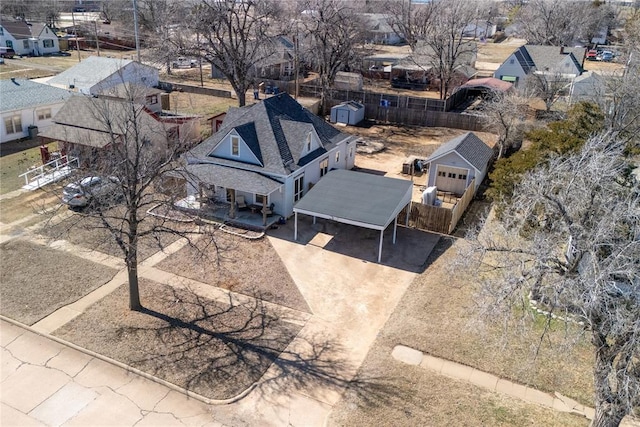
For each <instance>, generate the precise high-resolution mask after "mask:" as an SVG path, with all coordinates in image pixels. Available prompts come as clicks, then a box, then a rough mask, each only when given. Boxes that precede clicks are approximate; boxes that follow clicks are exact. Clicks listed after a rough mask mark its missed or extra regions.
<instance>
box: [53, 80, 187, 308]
mask: <svg viewBox="0 0 640 427" xmlns="http://www.w3.org/2000/svg"><path fill="white" fill-rule="evenodd" d="M126 87H127V94H126V96H125V97H124V99H119V100H116V99H113V98H92V97H73V98H72V99H71V100H70V102H69V103H67V104H65V106H64V107H63V109H71V110H77V111H83V114H84V115H85V116H86V117H87V118H88V122H89V124H88V125H91V126H92V127H93V128H96V129H98V130H96V131H92V132H87V131H86V130H85V129H71V130H69V131H68V135H67V140H68V141H74V140H82V141H83V143H84V144H87V146H83V147H81V148H80V149H78V148H76V149H74V151H76V154H79V157H80V159H81V162H82V164H83V167H81V168H79V169H78V170H77V171H76V174H75V175H74V177H75V178H74V179H79V178H81V177H83V176H98V177H102V179H103V180H110V182H112V183H114V184H115V185H114V188H112V189H111V191H110V193H109V194H104V195H100V197H98V196H96V197H93V198H92V199H91V203H92V204H91V205H90V206H88V207H87V208H86V209H84V211H83V215H82V216H78V217H77V218H78V220H79V221H81V222H82V223H88V224H89V226H90V227H92V228H95V229H97V230H96V232H99V230H103V231H106V234H107V235H108V236H110V237H111V239H113V240H114V241H115V242H116V244H117V246H118V248H119V249H120V251H121V253H122V256H123V259H124V261H125V264H126V267H127V271H128V276H129V307H130V308H131V309H132V310H140V309H141V308H142V305H141V302H140V294H139V290H138V262H139V256H138V252H139V244H140V243H141V242H142V241H143V239H144V240H147V241H151V242H152V243H153V244H154V245H156V246H158V247H159V248H162V247H164V245H165V244H167V241H166V237H167V236H168V234H177V235H179V236H182V237H184V236H188V235H189V233H187V232H186V230H184V229H180V228H176V227H175V223H172V222H170V221H167V220H166V219H165V218H163V217H157V216H153V215H151V214H150V210H151V209H152V208H154V207H155V208H156V209H158V208H160V207H162V206H166V207H169V206H171V205H172V202H173V198H172V197H173V195H174V194H179V191H178V190H179V189H182V190H185V191H186V188H184V183H180V180H176V178H180V175H178V173H179V172H178V171H179V164H178V162H176V157H177V154H178V153H180V152H182V151H183V150H184V149H185V146H184V141H181V140H180V139H179V134H180V132H179V130H178V129H176V127H175V126H176V125H175V124H167V123H163V122H160V121H158V120H157V119H156V118H155V117H152V116H151V115H150V114H149V113H148V112H147V110H146V109H145V107H144V105H142V104H140V103H139V100H140V99H144V94H143V93H140V92H139V89H136V88H135V86H126ZM120 96H121V97H122V95H120ZM65 114H66V113H65ZM98 147H100V148H98ZM182 178H183V180H182V182H184V179H185V178H184V177H182ZM167 179H171V180H172V181H174V182H176V181H177V182H178V185H179V187H178V188H171V189H170V190H171V191H168V190H167V188H166V182H168V181H166V180H167ZM78 182H79V184H77V185H79V186H80V187H82V185H84V184H83V181H78ZM163 185H165V187H163ZM163 188H164V189H165V190H167V191H164V192H162V191H161V189H163ZM167 192H168V194H167Z"/></svg>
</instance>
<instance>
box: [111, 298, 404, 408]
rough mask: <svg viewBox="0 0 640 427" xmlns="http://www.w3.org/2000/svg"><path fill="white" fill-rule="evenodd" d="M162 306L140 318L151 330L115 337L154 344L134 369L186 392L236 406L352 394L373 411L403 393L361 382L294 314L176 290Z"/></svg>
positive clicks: (254, 301)
mask: <svg viewBox="0 0 640 427" xmlns="http://www.w3.org/2000/svg"><path fill="white" fill-rule="evenodd" d="M164 303H165V304H159V307H160V308H156V307H151V306H148V307H144V308H143V309H142V310H140V313H141V314H143V315H145V316H149V317H151V318H153V320H154V321H153V322H151V324H150V323H149V322H146V323H145V325H147V326H135V327H134V326H129V327H120V328H119V331H118V334H119V336H122V337H129V339H132V338H133V339H132V342H136V341H139V342H142V341H143V340H148V338H149V336H152V337H153V340H152V345H149V346H148V347H147V348H146V349H145V352H144V355H142V354H141V353H138V354H139V355H140V357H138V358H137V359H135V360H131V361H130V363H131V364H132V365H133V366H135V367H137V368H139V369H142V370H143V371H145V372H148V373H150V374H153V375H156V376H158V377H160V378H162V379H164V380H167V381H169V382H172V383H174V384H176V385H178V386H181V387H184V388H185V389H187V390H189V391H192V392H195V393H198V394H200V395H203V396H205V397H208V398H211V399H233V398H235V397H237V396H238V395H240V394H241V393H243V392H244V391H246V390H248V389H252V393H259V394H260V397H261V398H263V399H267V400H268V401H270V402H272V403H273V404H282V402H281V401H277V399H276V397H277V396H278V395H279V392H284V393H285V394H286V395H290V394H291V392H293V391H295V390H301V389H304V391H305V393H304V394H305V395H309V396H314V397H317V398H319V399H320V400H322V396H326V395H327V394H335V393H338V395H339V394H341V393H342V392H344V390H346V389H347V388H349V389H350V390H351V391H352V392H355V393H357V394H358V395H359V396H362V397H363V399H362V400H363V401H366V402H371V404H372V405H375V404H383V403H384V402H388V401H389V399H391V398H392V397H397V396H398V395H399V393H400V391H399V390H400V389H399V387H397V386H395V385H394V384H393V381H392V380H391V379H388V378H364V377H359V376H357V375H356V373H357V366H355V365H354V364H353V363H352V362H351V361H350V360H349V359H348V351H349V350H348V349H346V348H344V347H343V346H342V345H341V344H339V343H338V342H337V341H336V340H334V339H331V338H329V337H328V334H326V333H324V332H323V331H319V332H315V333H313V332H307V329H308V328H303V325H304V324H305V321H304V320H302V319H294V318H293V316H295V313H294V314H292V313H293V311H292V310H284V311H283V312H280V313H279V312H278V308H277V307H274V306H273V305H270V304H265V303H264V302H263V301H262V300H261V299H258V298H247V299H246V300H245V301H243V302H238V301H237V300H235V299H234V298H232V297H231V296H229V299H228V301H226V302H225V303H224V304H221V303H220V302H214V301H212V300H209V299H207V298H203V297H201V296H199V295H196V294H195V293H194V292H192V291H191V290H183V289H175V288H172V292H171V293H170V294H169V295H167V297H165V301H164ZM163 307H165V308H163ZM166 307H170V308H169V309H166ZM151 325H152V326H151ZM274 391H275V393H274ZM272 398H273V401H272V400H271V399H272Z"/></svg>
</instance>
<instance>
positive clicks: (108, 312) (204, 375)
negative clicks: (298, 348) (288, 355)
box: [54, 280, 301, 399]
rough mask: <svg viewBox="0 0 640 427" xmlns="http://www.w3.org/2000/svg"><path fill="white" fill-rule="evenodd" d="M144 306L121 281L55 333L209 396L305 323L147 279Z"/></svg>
mask: <svg viewBox="0 0 640 427" xmlns="http://www.w3.org/2000/svg"><path fill="white" fill-rule="evenodd" d="M140 292H141V299H142V303H143V305H144V306H145V310H144V311H143V312H134V311H130V310H129V309H128V289H127V285H123V286H122V287H120V288H118V289H117V290H116V291H114V292H113V293H111V294H110V295H108V296H107V297H105V298H104V299H102V300H100V301H99V302H98V303H96V304H94V305H93V306H91V307H90V308H89V309H88V310H87V311H86V312H85V313H83V314H82V315H80V316H79V317H77V318H75V319H74V320H73V321H71V322H69V323H68V324H66V325H65V326H63V327H62V328H60V329H58V330H57V331H54V335H56V336H58V337H60V338H62V339H65V340H67V341H71V342H73V343H74V344H77V345H79V346H81V347H84V348H87V349H90V350H93V351H95V352H97V353H100V354H103V355H105V356H108V357H111V358H114V359H116V360H118V361H121V362H124V363H126V364H128V365H131V366H134V367H136V368H138V369H140V370H142V371H145V372H148V373H150V374H152V375H154V376H157V377H159V378H162V379H164V380H166V381H169V382H171V383H173V384H176V385H179V386H181V387H184V388H186V389H188V390H190V391H193V392H196V393H198V394H201V395H203V396H206V397H209V398H212V399H225V398H230V397H233V396H235V395H237V394H238V393H240V392H242V391H243V390H245V389H246V388H247V387H249V386H250V385H251V384H252V383H254V382H255V381H257V380H258V379H259V378H260V377H261V376H262V375H263V373H264V372H265V371H266V370H267V368H268V367H269V365H270V364H271V363H272V362H273V361H274V360H275V359H276V358H277V357H278V355H279V354H280V352H281V351H282V350H284V349H285V348H286V346H287V345H288V344H289V342H290V341H291V340H292V339H293V338H294V337H295V335H296V334H297V332H298V331H299V330H300V328H301V327H300V326H297V325H293V324H290V323H286V322H282V321H279V320H278V319H276V318H275V317H272V316H270V315H269V314H268V313H266V310H265V308H264V307H262V306H261V305H260V304H259V303H258V304H256V305H254V306H229V305H225V304H221V303H217V302H213V301H210V300H207V299H204V298H201V297H198V296H197V295H194V294H193V293H191V292H189V291H186V290H176V289H174V288H172V287H170V286H166V285H160V284H158V283H155V282H150V281H145V280H142V281H141V283H140Z"/></svg>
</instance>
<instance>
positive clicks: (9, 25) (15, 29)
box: [0, 19, 37, 40]
mask: <svg viewBox="0 0 640 427" xmlns="http://www.w3.org/2000/svg"><path fill="white" fill-rule="evenodd" d="M0 25H1V26H2V27H3V28H4V29H5V31H7V32H8V33H10V34H11V35H12V36H13V37H14V38H16V39H18V40H21V39H28V38H29V37H31V27H29V26H28V25H27V23H26V22H24V21H9V20H6V19H2V20H0ZM36 36H37V34H36Z"/></svg>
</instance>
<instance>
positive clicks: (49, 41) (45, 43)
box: [42, 39, 53, 48]
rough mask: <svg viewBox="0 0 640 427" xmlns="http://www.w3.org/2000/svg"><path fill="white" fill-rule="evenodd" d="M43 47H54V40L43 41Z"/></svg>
mask: <svg viewBox="0 0 640 427" xmlns="http://www.w3.org/2000/svg"><path fill="white" fill-rule="evenodd" d="M42 46H43V47H50V48H51V47H53V40H51V39H46V40H42Z"/></svg>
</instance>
